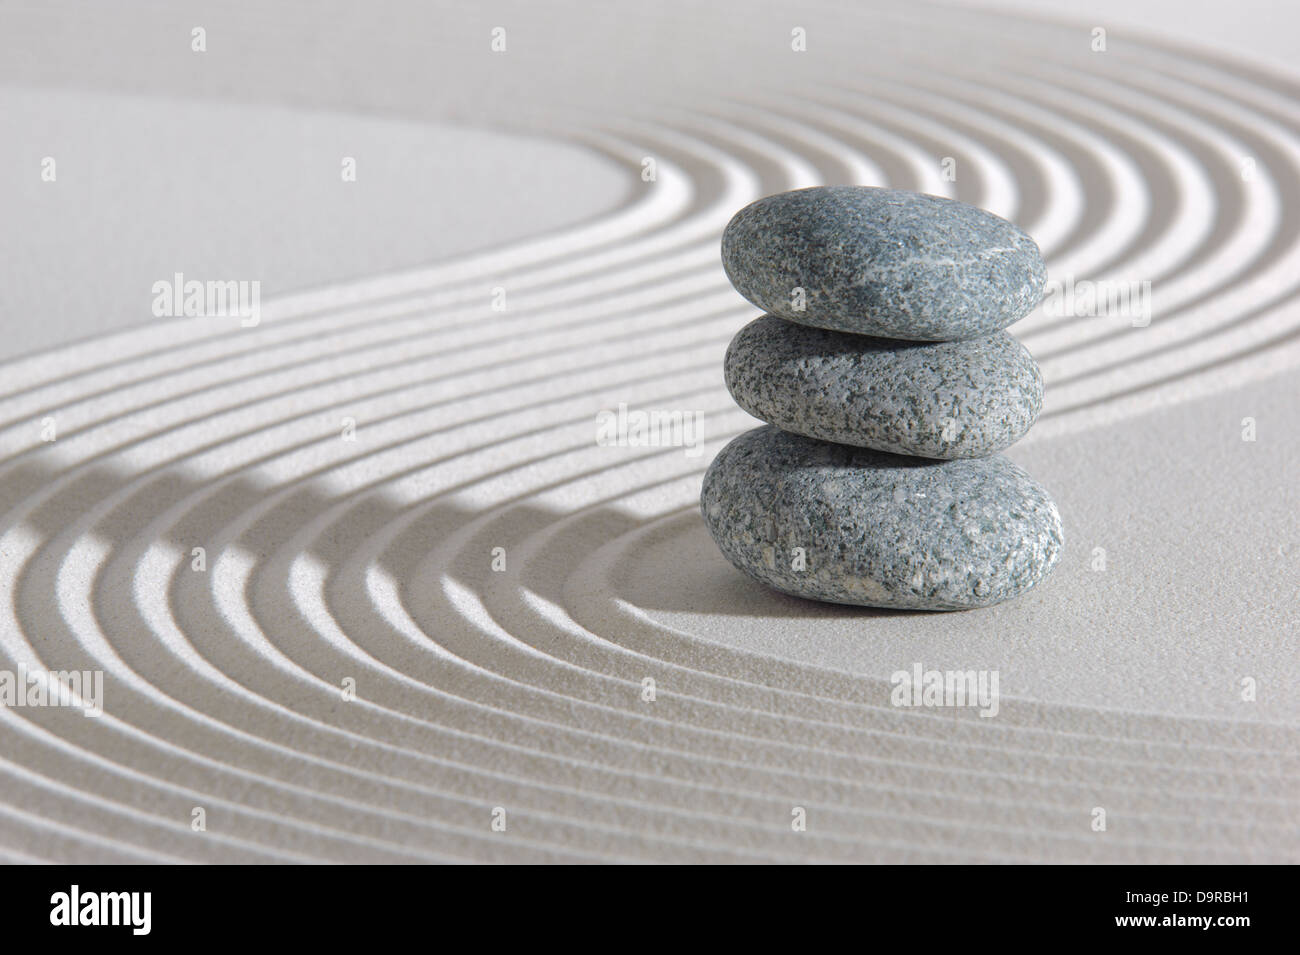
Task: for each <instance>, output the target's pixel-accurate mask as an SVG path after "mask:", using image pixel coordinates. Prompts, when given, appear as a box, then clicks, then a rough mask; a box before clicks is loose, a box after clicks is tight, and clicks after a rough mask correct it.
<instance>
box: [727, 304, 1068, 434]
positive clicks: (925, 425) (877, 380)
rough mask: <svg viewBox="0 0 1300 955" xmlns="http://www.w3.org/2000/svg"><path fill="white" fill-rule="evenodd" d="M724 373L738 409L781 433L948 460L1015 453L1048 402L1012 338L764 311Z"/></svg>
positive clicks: (740, 337)
mask: <svg viewBox="0 0 1300 955" xmlns="http://www.w3.org/2000/svg"><path fill="white" fill-rule="evenodd" d="M725 374H726V380H727V390H729V391H730V392H731V396H732V397H733V398H735V399H736V403H737V404H738V405H740V406H741V407H742V408H743V409H745V411H747V412H748V413H749V414H751V415H753V416H754V417H756V418H760V419H762V420H763V421H766V422H768V423H770V424H774V425H776V426H777V427H778V428H781V429H782V430H783V431H789V432H793V433H795V434H801V435H804V436H805V437H809V438H819V439H821V440H823V441H833V442H835V443H837V444H847V445H853V446H855V447H861V448H873V449H875V450H877V451H890V452H893V453H896V454H910V455H916V456H919V457H925V458H938V459H944V460H949V459H955V458H979V457H986V456H988V455H991V454H996V453H997V452H999V451H1001V450H1003V449H1004V448H1007V447H1010V446H1011V445H1012V444H1014V443H1015V442H1016V441H1017V440H1018V439H1019V438H1020V437H1021V436H1023V435H1024V433H1025V432H1026V431H1028V430H1029V427H1030V425H1032V424H1033V423H1034V419H1036V418H1037V417H1038V412H1039V411H1040V410H1041V408H1042V405H1043V376H1042V373H1041V372H1040V371H1039V369H1038V363H1037V362H1035V361H1034V359H1033V356H1031V355H1030V354H1029V352H1028V351H1026V350H1025V347H1024V346H1023V345H1021V344H1020V343H1019V342H1018V341H1016V340H1015V339H1014V338H1012V337H1011V336H1010V335H1008V334H1006V333H1005V332H994V333H993V334H992V335H988V336H985V337H983V338H974V339H969V340H967V341H959V342H933V343H930V342H926V343H917V342H902V341H896V340H892V339H882V338H868V337H865V336H863V335H853V334H848V333H844V332H833V331H827V330H824V329H818V328H809V327H807V326H804V325H796V324H794V323H792V322H787V321H785V320H784V319H780V318H776V317H774V316H772V315H765V316H763V317H762V318H759V319H757V320H755V321H753V322H750V323H749V324H748V325H746V326H745V327H744V328H742V329H741V330H740V332H739V333H738V334H737V335H736V337H735V338H734V339H732V341H731V345H730V346H729V347H728V348H727V357H726V364H725Z"/></svg>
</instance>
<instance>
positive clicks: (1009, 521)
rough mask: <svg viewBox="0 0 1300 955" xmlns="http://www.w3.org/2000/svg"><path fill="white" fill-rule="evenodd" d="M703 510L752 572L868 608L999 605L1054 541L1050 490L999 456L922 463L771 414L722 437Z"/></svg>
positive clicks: (1042, 567) (733, 557)
mask: <svg viewBox="0 0 1300 955" xmlns="http://www.w3.org/2000/svg"><path fill="white" fill-rule="evenodd" d="M700 509H701V511H702V512H703V514H704V520H705V523H706V524H707V525H708V527H709V531H710V533H711V534H712V535H713V539H714V540H715V541H716V542H717V544H718V547H719V548H720V549H721V550H722V553H723V554H724V555H725V556H726V557H727V559H728V560H730V561H731V563H733V564H734V565H735V566H736V567H738V568H739V569H740V570H742V571H744V572H745V573H746V574H748V575H749V576H751V577H753V578H754V579H755V580H758V581H761V582H762V583H764V584H767V585H769V586H771V587H775V588H776V589H777V590H781V591H784V592H785V593H788V594H793V595H795V596H798V597H809V598H812V599H815V600H826V601H830V602H832V603H842V604H860V605H864V606H871V607H893V608H900V609H915V610H963V609H969V608H973V607H986V606H989V605H990V604H996V603H999V602H1001V601H1003V600H1007V599H1009V598H1011V597H1015V596H1017V595H1018V594H1021V593H1023V592H1024V591H1026V590H1028V589H1029V588H1030V587H1032V586H1034V585H1035V584H1036V583H1038V582H1039V581H1040V580H1042V579H1043V577H1045V576H1046V575H1047V573H1048V571H1050V570H1051V568H1052V565H1053V564H1054V563H1055V562H1056V559H1057V557H1058V556H1059V555H1060V552H1061V546H1062V542H1063V535H1062V531H1061V518H1060V515H1059V514H1058V513H1057V510H1056V505H1055V504H1054V503H1053V502H1052V499H1051V497H1050V496H1048V493H1047V492H1046V491H1045V490H1044V489H1043V488H1042V487H1041V486H1040V485H1039V484H1037V483H1036V482H1035V481H1034V480H1033V479H1032V478H1030V477H1029V475H1027V474H1026V473H1025V472H1024V471H1022V470H1021V469H1020V468H1019V467H1017V466H1016V465H1015V464H1013V463H1012V462H1011V461H1009V460H1008V459H1006V458H1004V457H991V458H981V459H978V460H964V461H924V460H921V459H918V458H908V457H901V456H898V455H892V454H884V453H882V452H879V451H870V450H866V449H863V448H850V447H845V446H843V445H836V444H828V443H825V442H822V441H815V440H813V439H811V438H805V437H802V436H800V435H794V434H789V433H787V432H784V431H781V430H779V429H777V428H774V427H771V426H765V427H762V428H757V429H755V430H753V431H748V432H746V433H745V434H742V435H740V436H739V437H738V438H736V439H734V440H733V441H732V442H731V443H730V444H728V445H727V446H726V447H725V448H723V449H722V451H721V452H720V453H719V454H718V456H717V457H716V458H715V459H714V460H713V463H712V465H710V467H709V470H708V472H707V473H706V474H705V476H704V488H703V492H702V494H701V496H700ZM800 548H802V552H800V550H799V549H800ZM801 553H802V562H801Z"/></svg>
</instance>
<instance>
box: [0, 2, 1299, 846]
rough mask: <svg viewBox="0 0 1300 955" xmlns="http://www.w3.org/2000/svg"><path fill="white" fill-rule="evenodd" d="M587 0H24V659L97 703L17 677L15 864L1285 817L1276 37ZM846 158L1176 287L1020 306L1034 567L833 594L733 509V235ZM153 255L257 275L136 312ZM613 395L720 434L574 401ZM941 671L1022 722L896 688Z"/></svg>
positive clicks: (778, 841) (10, 296)
mask: <svg viewBox="0 0 1300 955" xmlns="http://www.w3.org/2000/svg"><path fill="white" fill-rule="evenodd" d="M591 6H594V5H591ZM591 6H588V5H583V4H578V3H569V4H562V5H559V6H558V7H554V8H550V7H549V5H548V10H547V11H546V13H545V14H543V13H542V12H540V11H538V10H534V9H530V7H529V6H528V5H526V4H522V3H520V4H518V5H511V4H507V5H504V6H500V5H499V6H498V7H496V8H494V9H493V11H492V13H491V14H490V15H489V14H486V13H484V14H479V13H476V12H474V11H469V10H465V9H461V8H457V9H456V10H455V11H454V12H446V11H433V10H428V9H425V8H424V6H423V5H414V4H412V5H410V6H409V7H408V5H406V4H399V3H394V4H385V5H382V7H383V9H382V11H380V12H378V13H376V12H374V11H372V10H371V8H369V7H367V8H366V11H362V10H360V9H357V8H354V7H353V6H351V5H343V4H338V5H332V4H326V5H324V8H325V9H322V5H321V4H319V3H311V4H308V3H285V4H279V5H277V6H276V7H275V8H273V9H272V8H262V7H257V9H256V11H255V12H254V10H253V7H251V6H250V7H248V8H247V9H243V8H238V9H240V10H242V12H234V13H232V12H225V13H221V14H216V15H214V14H212V13H211V11H210V10H203V9H199V8H197V7H196V8H195V9H194V10H189V9H187V8H185V6H184V5H177V4H170V3H168V4H164V3H161V2H137V3H133V4H130V5H127V6H126V7H125V8H122V9H114V10H112V11H110V10H106V9H101V8H99V7H98V6H89V5H86V6H83V5H79V4H71V3H64V2H59V3H54V4H49V3H47V4H42V5H39V7H37V6H35V5H33V6H32V7H31V8H23V9H18V10H11V11H8V12H6V14H5V17H6V21H7V22H6V30H5V31H4V39H3V40H0V102H3V103H4V104H5V107H4V109H3V110H0V116H3V120H0V122H2V123H3V131H4V136H5V138H6V141H10V142H14V143H17V144H18V148H15V149H10V150H6V151H5V156H4V157H3V162H4V163H5V164H6V168H5V169H4V170H3V172H4V175H3V176H0V205H2V206H4V207H5V208H7V209H12V210H15V213H14V214H13V215H12V216H6V217H5V219H4V221H3V223H0V251H3V253H4V255H5V257H6V261H8V262H10V265H11V268H10V270H9V274H7V276H6V280H5V288H4V289H3V290H0V309H3V312H2V313H0V318H2V319H3V332H4V340H3V343H2V344H3V349H4V354H5V355H7V356H9V358H8V360H7V361H6V363H5V364H3V365H0V670H9V671H17V670H18V668H20V667H29V668H49V669H58V670H72V669H78V670H80V669H85V670H97V671H102V672H103V674H104V677H103V679H104V693H103V705H104V711H105V712H104V714H103V715H102V716H100V717H98V718H86V717H85V716H83V715H82V714H81V713H80V712H79V711H77V710H74V709H68V708H50V707H44V708H42V707H23V708H16V707H7V708H6V707H0V859H4V860H8V861H36V860H53V861H76V862H96V861H180V860H184V861H299V860H306V861H311V860H320V861H439V860H447V861H456V860H481V861H623V860H646V861H706V860H707V861H831V860H845V861H920V862H942V861H995V862H996V861H1047V862H1062V863H1064V862H1163V861H1171V862H1215V861H1291V862H1294V861H1297V860H1300V786H1298V783H1300V697H1298V696H1297V695H1296V694H1295V692H1294V688H1295V686H1296V685H1297V682H1298V681H1300V672H1298V671H1300V651H1297V649H1296V640H1297V632H1296V620H1297V609H1296V608H1297V599H1296V595H1297V584H1298V583H1300V578H1298V575H1297V571H1296V560H1297V553H1298V552H1300V531H1298V528H1297V518H1296V514H1297V511H1298V509H1300V501H1298V500H1297V492H1296V482H1295V475H1296V473H1297V470H1298V466H1300V454H1298V453H1297V450H1296V422H1297V420H1300V394H1298V392H1297V388H1296V384H1295V381H1296V378H1295V376H1296V368H1297V366H1298V365H1300V304H1298V303H1300V187H1298V186H1297V183H1298V182H1300V175H1297V174H1298V173H1300V107H1298V106H1297V105H1296V104H1297V102H1300V78H1293V77H1291V76H1289V75H1286V74H1284V73H1282V72H1279V71H1277V70H1276V69H1274V68H1271V67H1265V66H1264V65H1262V62H1261V61H1257V60H1255V61H1252V60H1251V59H1250V58H1248V57H1244V56H1240V55H1235V56H1234V55H1228V54H1226V53H1223V54H1220V53H1214V52H1211V51H1209V50H1207V49H1206V48H1205V47H1204V46H1203V45H1198V46H1195V47H1194V46H1190V45H1186V44H1182V43H1180V42H1177V41H1174V40H1171V39H1167V38H1165V39H1162V38H1160V36H1159V35H1158V34H1155V33H1141V32H1134V31H1130V30H1126V29H1124V27H1123V23H1122V21H1121V22H1116V23H1114V24H1109V27H1110V29H1109V31H1108V47H1107V50H1106V51H1105V52H1104V53H1094V52H1093V51H1092V50H1091V49H1090V37H1091V29H1092V26H1093V25H1092V24H1088V23H1057V22H1055V21H1051V20H1046V19H1035V18H1033V17H1031V16H1025V15H1020V14H1017V15H1011V14H993V13H983V12H977V11H975V10H974V9H972V8H969V7H955V8H950V7H943V6H929V5H922V4H898V5H892V4H878V5H870V7H869V6H868V5H863V4H850V3H830V2H819V3H817V4H814V5H811V6H801V8H800V11H799V13H798V14H797V15H796V14H794V13H791V12H790V11H789V10H788V9H787V8H786V7H785V6H783V5H780V4H774V3H773V4H759V5H756V6H747V7H746V10H747V12H746V14H745V16H743V17H740V18H736V17H732V16H730V13H732V12H734V11H731V10H729V8H730V7H731V6H732V5H731V4H722V5H710V9H709V11H708V12H701V11H698V10H696V9H694V7H695V6H696V5H689V4H685V3H680V4H668V5H663V4H658V5H652V6H649V7H629V8H627V9H626V10H624V11H621V12H619V13H618V14H617V15H616V14H615V13H614V12H610V11H603V12H602V11H600V10H593V9H591ZM335 7H337V8H335ZM51 11H64V12H65V13H66V17H65V18H59V17H55V16H54V15H53V13H52V12H51ZM69 18H70V19H69ZM69 23H71V24H73V25H74V26H75V29H72V28H70V27H69V26H68V24H69ZM197 24H203V25H204V26H205V29H206V30H207V45H208V49H207V52H205V53H195V52H193V51H192V50H191V48H190V31H191V28H192V27H193V26H195V25H197ZM502 24H504V26H505V28H506V31H507V34H506V35H507V48H506V50H505V51H504V52H502V53H493V52H492V51H491V49H490V42H491V30H492V28H493V27H494V26H498V25H502ZM795 28H802V29H804V30H805V31H806V37H807V50H806V52H795V51H794V50H792V49H791V41H792V32H791V31H792V30H793V29H795ZM1238 32H1239V31H1238ZM42 50H44V51H47V52H46V53H45V54H42V53H41V52H40V51H42ZM50 50H56V51H57V53H55V54H49V53H48V51H50ZM46 156H53V157H54V158H55V159H56V160H57V170H58V172H57V179H56V180H55V181H54V182H42V181H41V180H40V178H39V171H40V168H41V166H40V164H41V160H42V159H43V158H44V157H46ZM345 157H353V158H355V159H356V160H357V166H356V168H357V180H356V182H344V181H343V180H342V177H341V176H340V169H341V164H342V162H343V160H344V159H345ZM647 158H649V159H653V160H654V169H655V175H654V176H653V177H652V181H647V178H646V177H643V172H644V170H646V169H647V166H646V164H645V160H646V159H647ZM945 158H951V159H952V160H953V165H952V166H951V167H950V168H954V169H955V170H956V179H955V181H951V180H949V179H948V178H946V177H945V176H944V170H945V168H949V167H945V165H944V163H943V160H944V159H945ZM818 183H860V184H866V185H885V184H887V185H890V186H895V187H901V188H908V189H915V190H920V191H926V192H931V193H935V194H939V195H948V196H953V197H956V198H959V199H962V200H965V201H969V202H974V203H977V204H979V205H981V206H984V207H986V208H988V209H990V210H992V211H994V212H996V213H998V214H1000V215H1004V216H1006V217H1008V218H1011V219H1013V220H1014V221H1015V222H1017V223H1018V224H1019V225H1020V226H1022V227H1023V228H1025V229H1026V230H1027V231H1029V232H1030V234H1032V235H1034V236H1035V238H1036V239H1037V240H1038V241H1039V243H1040V245H1041V246H1042V248H1043V251H1044V254H1045V257H1046V259H1047V262H1048V266H1049V272H1050V275H1051V277H1052V278H1053V279H1056V280H1059V281H1062V282H1065V281H1066V280H1067V279H1074V280H1085V279H1086V280H1095V279H1107V280H1110V281H1123V282H1129V281H1138V282H1139V283H1140V282H1141V281H1144V280H1145V281H1150V282H1151V299H1150V305H1151V314H1150V322H1149V324H1147V323H1146V321H1145V318H1144V317H1143V316H1141V315H1139V316H1138V318H1137V320H1136V321H1133V320H1130V319H1127V318H1100V317H1094V318H1077V317H1067V316H1062V315H1060V314H1055V313H1053V311H1052V308H1051V305H1050V303H1047V304H1045V306H1044V307H1040V309H1039V310H1037V311H1036V312H1035V313H1034V314H1033V315H1031V316H1030V317H1029V318H1028V319H1026V320H1024V321H1023V322H1021V323H1019V324H1017V325H1016V326H1013V328H1012V329H1011V331H1012V333H1013V334H1015V335H1016V336H1017V337H1018V338H1019V339H1020V340H1021V341H1022V342H1024V344H1025V345H1026V346H1027V347H1028V348H1029V350H1030V351H1031V352H1032V353H1033V354H1034V355H1035V357H1036V358H1037V359H1038V361H1039V362H1040V363H1041V365H1042V368H1043V371H1044V375H1045V378H1046V382H1047V397H1046V405H1045V409H1044V413H1043V416H1042V417H1041V419H1040V420H1039V422H1038V424H1037V425H1036V426H1035V427H1034V429H1033V430H1032V431H1031V432H1030V434H1029V435H1028V437H1027V438H1025V439H1024V440H1023V441H1022V442H1021V443H1019V444H1017V445H1016V446H1015V447H1014V448H1013V449H1012V451H1011V452H1010V455H1011V457H1012V458H1013V459H1014V460H1016V461H1017V462H1018V463H1020V464H1021V465H1023V466H1024V467H1025V468H1026V469H1027V470H1028V471H1029V472H1030V473H1031V474H1033V475H1034V476H1035V478H1036V479H1038V480H1040V481H1041V482H1042V483H1043V484H1044V485H1045V486H1046V487H1047V488H1049V489H1050V490H1051V492H1052V494H1053V495H1054V497H1055V498H1056V500H1057V502H1058V504H1059V506H1060V509H1061V512H1062V515H1063V518H1064V522H1065V533H1066V541H1067V543H1066V551H1065V554H1064V556H1063V557H1062V560H1061V562H1060V564H1059V566H1058V567H1057V569H1056V571H1055V572H1054V574H1053V575H1052V576H1051V578H1049V580H1048V581H1047V582H1045V583H1044V584H1043V585H1041V586H1040V587H1038V588H1037V589H1035V590H1034V591H1032V592H1030V593H1029V594H1027V595H1025V596H1024V597H1022V598H1020V599H1018V600H1015V601H1013V602H1010V603H1007V604H1003V605H1000V606H997V607H994V608H989V609H986V610H978V611H972V612H967V613H961V614H940V615H934V614H912V613H904V614H898V613H884V612H878V611H869V610H861V609H853V608H845V607H834V606H828V605H819V604H813V603H808V602H804V601H799V600H796V599H793V598H787V597H783V596H781V595H779V594H776V593H773V592H770V591H767V590H764V589H763V588H761V587H759V586H758V585H756V584H753V583H751V582H749V581H748V580H746V579H745V578H744V577H742V576H741V575H740V574H739V573H738V572H737V571H735V570H734V569H733V568H732V567H731V566H730V565H729V564H727V563H726V561H725V560H724V559H723V557H722V556H721V554H720V553H718V551H717V549H716V547H714V546H713V544H712V542H711V541H710V540H709V538H708V534H707V531H706V530H705V528H704V525H703V523H702V520H701V519H700V516H699V514H698V511H697V500H698V495H699V487H700V478H701V476H702V474H703V471H704V468H705V467H706V465H707V463H708V461H709V460H710V459H711V458H712V456H713V455H714V454H715V453H716V452H717V450H718V449H719V448H720V447H721V446H722V444H724V443H725V442H726V441H727V440H729V439H730V438H731V437H732V436H734V435H735V434H737V433H739V432H740V431H742V430H745V429H747V428H750V427H753V426H754V425H755V422H754V421H753V419H751V418H749V417H748V416H746V415H745V414H744V413H742V412H741V411H740V410H739V409H738V408H737V407H736V406H735V404H734V403H733V402H732V401H731V399H730V397H729V396H728V394H727V392H726V390H725V388H724V387H723V382H722V373H721V362H722V356H723V352H724V350H725V348H726V344H727V341H728V340H729V339H730V337H731V336H732V335H733V334H734V333H735V332H736V331H737V330H738V329H739V328H740V327H742V326H743V325H744V324H745V323H746V322H748V321H749V320H750V319H752V318H753V317H754V316H755V314H756V312H755V310H754V309H753V308H752V307H750V306H749V305H747V304H746V303H745V302H744V301H743V300H741V299H740V298H739V296H737V295H736V294H735V293H734V292H733V291H732V290H731V289H730V287H729V286H728V285H727V283H726V280H725V278H724V276H723V274H722V270H721V266H720V264H719V260H718V240H719V236H720V233H721V230H722V227H723V226H724V225H725V223H726V222H727V220H728V219H729V218H730V216H731V215H732V213H733V212H735V210H736V209H738V208H740V207H741V206H742V205H744V204H745V203H747V202H749V201H751V200H752V199H754V198H756V197H758V196H761V195H765V194H768V193H772V192H777V191H780V190H784V189H790V188H796V187H799V186H805V185H814V184H818ZM175 272H183V273H185V274H186V275H187V276H188V277H193V278H199V279H231V280H253V279H256V280H259V281H260V282H261V283H262V285H261V288H262V299H261V308H260V315H259V321H258V323H257V324H256V325H255V326H252V327H240V324H239V322H238V321H237V320H234V319H207V318H170V317H168V318H157V317H155V316H153V315H152V314H151V312H150V302H151V298H152V295H151V291H150V290H151V285H152V283H153V282H155V281H156V280H160V279H163V280H170V278H171V277H172V275H173V273H175ZM498 290H503V292H499V291H498ZM1075 294H1076V295H1078V294H1082V293H1081V291H1080V289H1079V288H1076V289H1075ZM1077 304H1078V303H1077V301H1076V305H1077ZM494 305H496V306H497V307H496V308H494ZM502 306H503V307H502ZM620 405H626V406H627V408H629V409H631V410H632V411H637V410H642V411H644V410H654V409H661V410H670V411H671V410H676V411H684V412H691V413H693V412H700V413H701V415H702V418H701V419H700V420H702V422H703V426H704V431H703V440H702V442H701V443H700V444H698V445H696V446H695V447H690V448H683V447H644V446H629V445H627V444H620V443H618V442H613V443H610V442H598V441H597V440H596V437H597V426H598V416H599V415H600V413H601V412H602V411H607V410H610V409H617V408H618V407H619V406H620ZM1246 419H1250V421H1249V423H1248V422H1247V421H1246ZM691 420H695V419H694V418H693V417H692V419H691ZM51 423H52V427H53V428H54V431H53V434H54V436H55V438H56V439H55V440H53V441H45V440H42V439H43V437H45V436H48V435H49V434H50V432H49V430H48V429H49V428H50V427H51ZM1251 428H1253V429H1254V438H1255V439H1254V440H1243V432H1245V434H1246V436H1249V432H1250V429H1251ZM195 548H202V549H203V563H202V566H201V569H195V568H196V563H195V561H196V554H195ZM916 664H921V665H923V667H924V668H926V669H940V670H946V669H960V670H987V671H997V673H998V677H999V691H1000V699H999V706H998V712H997V714H996V716H991V717H987V718H986V717H981V716H980V715H979V714H978V712H977V711H976V710H974V709H952V708H949V709H926V708H904V707H898V706H894V705H891V699H890V691H891V689H892V686H891V683H890V677H891V674H893V673H895V672H896V671H900V670H911V669H912V668H913V666H914V665H916ZM647 681H652V682H647ZM651 686H652V687H653V693H650V692H649V688H650V687H651ZM1247 686H1250V687H1253V689H1254V694H1253V696H1254V699H1253V700H1248V699H1243V688H1244V687H1247ZM345 690H348V691H349V692H348V693H347V696H348V698H347V699H345V692H344V691H345ZM353 690H354V692H352V691H353ZM1245 695H1247V696H1249V695H1250V694H1245ZM650 696H653V699H650V698H649V697H650ZM196 808H201V809H202V810H203V813H202V816H203V819H204V822H205V826H206V828H205V830H204V831H201V832H196V831H194V827H193V825H192V823H193V820H194V819H195V817H196V816H195V810H196ZM1099 809H1103V810H1105V817H1106V829H1105V831H1104V832H1099V831H1095V830H1094V825H1093V824H1094V820H1096V819H1097V818H1098V814H1097V810H1099ZM799 810H802V811H803V815H802V818H806V830H805V831H798V832H796V831H792V826H791V823H792V820H797V819H799V818H801V816H800V813H799ZM494 820H498V821H500V820H504V823H505V825H504V831H497V830H496V829H494V827H493V823H494Z"/></svg>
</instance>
